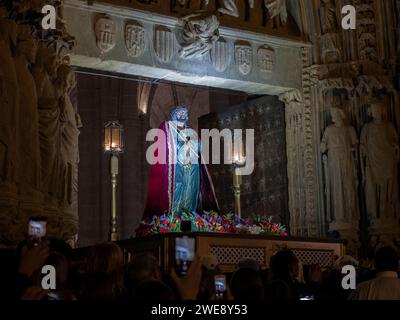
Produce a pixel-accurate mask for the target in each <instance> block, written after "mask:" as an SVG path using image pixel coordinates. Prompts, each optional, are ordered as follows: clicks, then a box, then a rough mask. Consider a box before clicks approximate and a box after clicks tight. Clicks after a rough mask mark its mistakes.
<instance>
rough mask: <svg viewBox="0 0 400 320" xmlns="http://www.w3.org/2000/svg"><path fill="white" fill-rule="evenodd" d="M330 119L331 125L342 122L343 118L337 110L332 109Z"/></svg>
mask: <svg viewBox="0 0 400 320" xmlns="http://www.w3.org/2000/svg"><path fill="white" fill-rule="evenodd" d="M331 117H332V121H333V123H340V122H343V117H342V115H341V113H340V111H339V110H338V109H337V108H333V109H332V110H331Z"/></svg>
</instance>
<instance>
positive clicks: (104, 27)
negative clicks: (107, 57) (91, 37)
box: [94, 17, 117, 53]
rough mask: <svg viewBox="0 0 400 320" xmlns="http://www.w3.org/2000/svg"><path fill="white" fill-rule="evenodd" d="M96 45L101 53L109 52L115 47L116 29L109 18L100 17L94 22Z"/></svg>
mask: <svg viewBox="0 0 400 320" xmlns="http://www.w3.org/2000/svg"><path fill="white" fill-rule="evenodd" d="M94 30H95V34H96V44H97V47H98V48H99V49H100V51H101V52H102V53H107V52H110V51H111V50H112V49H114V47H115V45H116V32H117V28H116V26H115V23H114V21H112V20H111V18H109V17H101V18H99V19H98V20H97V21H96V24H95V27H94Z"/></svg>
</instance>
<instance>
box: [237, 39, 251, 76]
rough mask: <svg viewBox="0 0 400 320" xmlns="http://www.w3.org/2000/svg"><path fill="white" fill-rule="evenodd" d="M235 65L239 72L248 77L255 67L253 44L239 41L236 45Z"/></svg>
mask: <svg viewBox="0 0 400 320" xmlns="http://www.w3.org/2000/svg"><path fill="white" fill-rule="evenodd" d="M235 63H236V66H237V67H238V70H239V72H240V73H241V74H242V75H244V76H247V75H248V74H250V72H251V69H252V67H253V49H252V47H251V44H250V43H248V42H245V41H238V42H236V44H235Z"/></svg>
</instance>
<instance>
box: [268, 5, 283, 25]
mask: <svg viewBox="0 0 400 320" xmlns="http://www.w3.org/2000/svg"><path fill="white" fill-rule="evenodd" d="M264 6H265V8H266V9H267V12H268V18H269V19H273V20H275V24H276V25H285V24H286V22H287V18H288V12H287V7H286V0H264Z"/></svg>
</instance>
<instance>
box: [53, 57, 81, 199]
mask: <svg viewBox="0 0 400 320" xmlns="http://www.w3.org/2000/svg"><path fill="white" fill-rule="evenodd" d="M57 75H58V76H57V89H58V90H59V96H60V107H61V115H60V121H61V152H60V160H61V161H60V177H61V179H60V187H61V200H62V203H63V204H64V205H72V200H73V196H72V194H73V185H74V180H75V172H76V171H75V167H76V166H77V164H78V162H79V144H78V142H79V134H80V131H79V128H80V126H81V123H80V118H79V115H78V114H77V113H76V112H75V110H74V107H73V105H72V102H71V99H70V97H69V94H70V92H71V90H72V89H73V88H74V87H75V86H76V77H75V72H74V70H73V69H72V68H71V67H70V66H69V65H66V64H63V65H61V66H60V67H59V68H58V72H57Z"/></svg>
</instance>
